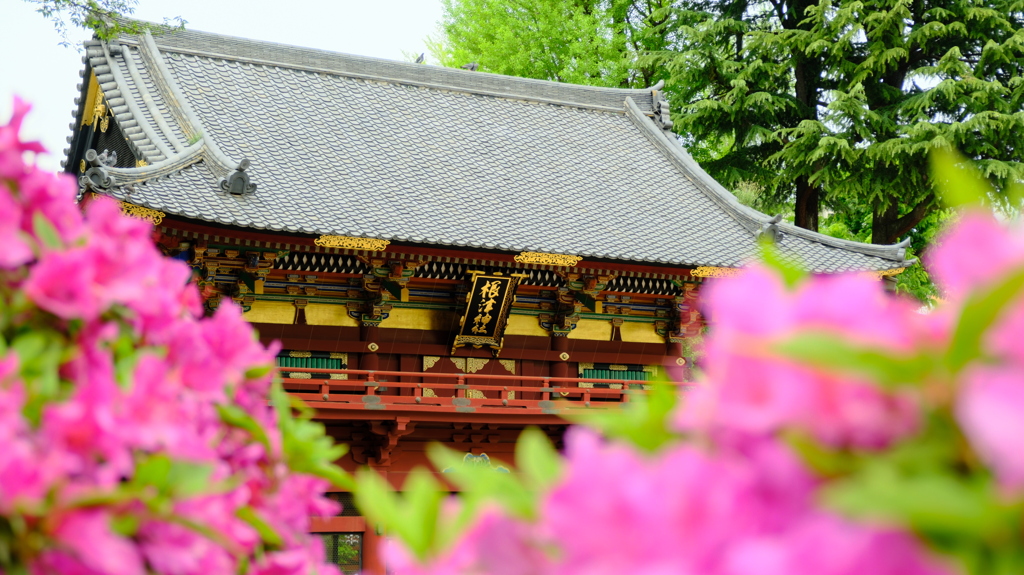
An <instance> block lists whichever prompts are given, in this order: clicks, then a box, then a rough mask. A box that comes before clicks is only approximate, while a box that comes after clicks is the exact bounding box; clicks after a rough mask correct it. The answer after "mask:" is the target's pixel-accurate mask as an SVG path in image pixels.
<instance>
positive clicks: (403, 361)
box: [398, 355, 423, 395]
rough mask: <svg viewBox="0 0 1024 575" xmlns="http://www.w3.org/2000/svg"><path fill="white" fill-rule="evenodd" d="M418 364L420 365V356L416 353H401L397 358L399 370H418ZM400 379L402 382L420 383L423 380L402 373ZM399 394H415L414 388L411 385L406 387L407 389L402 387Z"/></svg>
mask: <svg viewBox="0 0 1024 575" xmlns="http://www.w3.org/2000/svg"><path fill="white" fill-rule="evenodd" d="M420 365H421V360H420V356H418V355H402V356H401V357H400V358H399V359H398V366H399V371H411V372H419V371H420ZM401 381H402V382H404V383H421V382H422V381H423V378H422V377H416V376H411V375H403V376H402V379H401ZM401 394H402V395H414V394H415V390H414V389H412V388H411V387H410V388H407V389H406V388H403V389H402V393H401Z"/></svg>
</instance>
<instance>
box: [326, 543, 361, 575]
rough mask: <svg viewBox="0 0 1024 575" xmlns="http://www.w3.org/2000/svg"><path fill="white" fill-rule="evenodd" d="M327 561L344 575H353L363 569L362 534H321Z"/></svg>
mask: <svg viewBox="0 0 1024 575" xmlns="http://www.w3.org/2000/svg"><path fill="white" fill-rule="evenodd" d="M320 536H321V537H322V538H323V540H324V549H325V550H326V551H327V560H328V561H330V562H331V563H334V564H335V565H337V566H338V568H339V569H341V572H342V573H344V574H345V575H355V574H356V573H359V571H360V570H361V569H362V568H363V534H362V533H321V534H320Z"/></svg>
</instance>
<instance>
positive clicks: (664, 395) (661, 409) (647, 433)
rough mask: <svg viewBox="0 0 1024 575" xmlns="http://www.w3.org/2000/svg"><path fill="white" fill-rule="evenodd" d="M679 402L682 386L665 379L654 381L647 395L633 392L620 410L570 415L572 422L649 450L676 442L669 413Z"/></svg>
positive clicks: (582, 412) (583, 412)
mask: <svg viewBox="0 0 1024 575" xmlns="http://www.w3.org/2000/svg"><path fill="white" fill-rule="evenodd" d="M678 402H679V388H678V387H677V386H676V385H675V384H673V383H672V382H670V381H668V380H667V379H665V378H664V376H663V377H662V378H660V379H657V380H653V381H652V382H651V390H650V391H649V392H647V393H646V394H632V395H630V396H629V401H628V402H627V403H625V404H623V406H622V408H621V409H607V410H593V411H581V412H579V413H575V414H571V415H567V418H568V419H569V420H570V421H572V422H573V423H579V424H582V425H586V426H588V427H593V428H594V429H597V430H599V431H601V433H603V434H604V435H605V437H608V438H611V439H621V440H625V441H628V442H630V443H632V444H634V445H636V446H637V447H639V448H641V449H644V450H646V451H656V450H657V449H658V448H660V447H662V446H664V445H666V444H668V443H670V442H671V441H673V440H674V439H675V438H676V436H675V434H673V433H672V432H671V431H669V425H668V418H669V414H670V413H671V412H672V410H673V409H674V408H675V406H676V404H677V403H678Z"/></svg>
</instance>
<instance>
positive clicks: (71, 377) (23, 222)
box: [0, 101, 337, 575]
mask: <svg viewBox="0 0 1024 575" xmlns="http://www.w3.org/2000/svg"><path fill="white" fill-rule="evenodd" d="M27 111H28V106H27V105H25V104H24V103H22V102H20V101H16V102H15V112H14V118H13V120H12V122H11V123H10V124H9V125H7V126H0V243H2V245H3V246H4V249H3V250H0V337H2V338H3V340H4V341H2V342H0V350H5V351H3V352H0V446H2V448H0V523H4V524H7V525H10V526H11V532H12V533H13V535H12V537H13V539H11V540H10V541H2V542H0V543H3V546H4V547H6V548H8V549H11V550H12V552H13V559H12V560H13V561H14V564H8V565H4V564H2V563H0V572H2V571H3V570H4V569H5V568H8V569H12V570H13V569H21V568H24V567H27V568H28V570H29V571H31V572H33V573H76V574H82V575H88V574H97V575H99V574H114V575H142V574H144V573H167V574H175V575H189V574H196V575H209V574H211V573H233V572H244V573H252V574H267V575H269V574H274V575H285V574H295V575H299V574H302V575H306V574H308V573H336V572H337V571H336V569H335V568H333V567H331V566H327V565H324V553H323V549H322V545H321V543H320V541H319V540H318V539H316V538H315V537H313V536H311V535H309V534H308V533H307V531H308V528H309V524H308V522H309V517H310V516H319V515H325V514H331V513H334V512H336V505H335V504H333V503H332V502H330V501H329V500H327V499H326V498H324V497H323V496H322V495H321V494H322V493H323V491H324V490H325V488H326V486H327V484H326V482H325V481H323V480H321V479H319V478H316V477H312V476H308V475H302V474H298V473H295V472H293V471H291V470H290V469H289V468H288V466H287V464H286V460H287V458H286V454H284V453H282V449H283V448H282V443H283V441H282V436H281V430H280V428H279V423H280V422H279V420H278V415H277V414H276V413H275V412H274V410H273V409H271V408H270V407H268V403H267V398H268V394H269V392H270V386H271V378H272V370H271V366H272V365H273V361H274V350H268V349H266V348H265V347H263V346H262V345H261V344H260V343H259V342H258V341H257V340H256V338H255V336H254V333H253V331H252V329H251V327H250V326H249V325H248V324H247V323H246V322H245V321H244V320H243V319H242V317H241V311H240V310H239V309H238V307H237V306H234V305H231V304H230V303H228V304H224V305H222V306H221V307H220V308H219V309H218V311H217V313H216V314H215V315H214V316H213V317H209V318H202V317H201V306H200V304H199V297H198V294H197V292H196V289H195V286H194V285H193V284H191V283H189V279H190V274H191V272H190V270H189V269H188V267H187V266H185V265H184V264H182V263H181V262H177V261H173V260H170V259H167V258H164V257H162V256H161V254H160V252H159V251H158V250H157V249H156V247H155V246H154V244H153V242H152V241H151V239H150V234H151V228H150V226H149V225H148V224H146V223H145V222H142V221H139V220H136V219H131V218H128V217H126V216H123V215H121V213H120V209H119V207H118V205H117V204H116V202H113V201H111V200H108V199H98V200H95V201H92V202H90V203H88V206H87V207H86V209H85V213H84V215H83V213H82V212H81V211H80V210H79V208H78V207H77V206H76V205H75V194H76V191H77V190H76V185H75V183H74V181H73V180H72V179H70V178H68V177H55V176H54V175H52V174H49V173H46V172H44V171H41V170H39V169H38V168H36V167H35V166H34V165H31V164H26V163H25V162H24V157H23V156H24V154H25V152H40V151H42V148H41V146H39V145H38V144H36V143H25V142H22V141H21V140H20V138H19V135H18V130H19V127H20V123H21V121H22V118H23V117H24V115H25V113H26V112H27ZM51 352H52V353H51ZM223 409H229V410H233V412H234V413H235V414H236V416H237V417H241V418H245V419H247V420H248V421H251V422H254V423H255V424H257V425H258V426H259V427H261V428H262V430H263V433H264V434H265V438H262V437H255V436H254V435H260V434H254V433H253V432H252V430H251V429H250V430H246V429H242V428H241V426H239V425H237V424H232V423H230V422H228V420H227V419H226V418H225V417H224V416H223V414H222V413H221V410H223ZM262 526H270V527H271V528H272V529H273V532H274V533H275V534H276V535H275V536H272V537H268V535H267V534H266V533H264V532H263V531H264V530H263V529H261V527H262ZM0 537H4V535H3V530H0Z"/></svg>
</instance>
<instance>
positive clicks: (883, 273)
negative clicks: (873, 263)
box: [869, 268, 907, 280]
mask: <svg viewBox="0 0 1024 575" xmlns="http://www.w3.org/2000/svg"><path fill="white" fill-rule="evenodd" d="M906 270H907V268H896V269H891V270H882V271H880V272H869V273H870V274H871V275H872V276H873V277H874V278H875V279H877V280H880V279H882V278H884V277H889V276H898V275H900V274H901V273H903V272H905V271H906Z"/></svg>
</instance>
